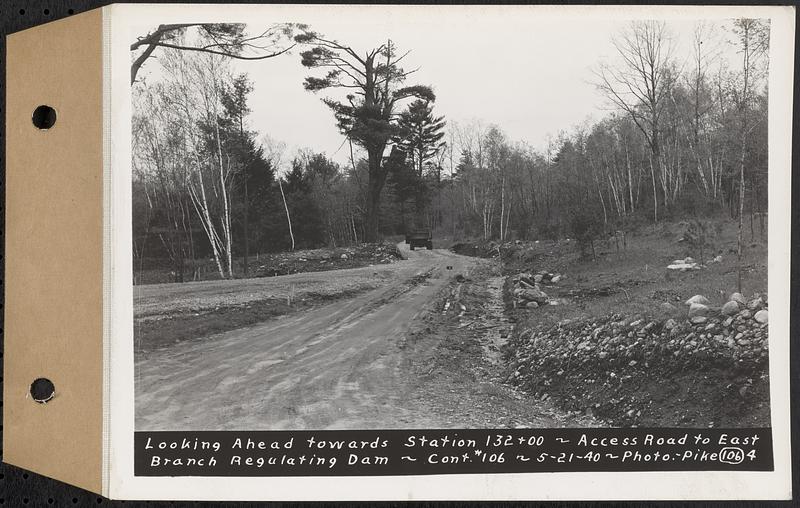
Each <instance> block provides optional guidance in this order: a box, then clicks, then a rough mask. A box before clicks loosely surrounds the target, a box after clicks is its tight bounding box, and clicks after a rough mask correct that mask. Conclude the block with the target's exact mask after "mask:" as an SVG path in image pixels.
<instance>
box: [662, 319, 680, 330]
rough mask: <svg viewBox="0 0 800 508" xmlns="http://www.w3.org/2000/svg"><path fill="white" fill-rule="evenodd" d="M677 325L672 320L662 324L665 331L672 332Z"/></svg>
mask: <svg viewBox="0 0 800 508" xmlns="http://www.w3.org/2000/svg"><path fill="white" fill-rule="evenodd" d="M677 324H678V323H676V322H675V320H674V319H667V321H666V322H665V323H664V328H666V329H667V330H672V329H673V328H675V326H676V325H677Z"/></svg>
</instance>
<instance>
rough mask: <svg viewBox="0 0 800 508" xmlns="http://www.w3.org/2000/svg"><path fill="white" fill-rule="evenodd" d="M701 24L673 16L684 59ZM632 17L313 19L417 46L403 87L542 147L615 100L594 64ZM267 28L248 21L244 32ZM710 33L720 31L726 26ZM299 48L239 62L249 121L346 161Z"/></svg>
mask: <svg viewBox="0 0 800 508" xmlns="http://www.w3.org/2000/svg"><path fill="white" fill-rule="evenodd" d="M280 21H283V20H280ZM286 21H297V22H304V21H306V20H299V19H287V20H286ZM696 21H697V20H695V19H682V20H672V21H670V22H668V28H669V29H670V31H671V33H672V34H673V43H674V45H675V50H676V51H675V54H676V56H678V58H679V59H683V60H685V59H686V58H687V55H688V51H689V48H690V45H691V41H692V34H693V31H694V27H695V24H696ZM629 22H630V21H629V20H627V19H624V15H620V13H619V12H616V13H615V14H614V15H606V16H597V15H593V16H585V15H584V16H575V15H569V16H565V15H561V16H552V15H543V16H537V15H536V12H535V11H533V10H511V9H507V10H506V9H496V8H495V9H486V10H484V11H481V10H480V9H479V8H478V10H475V9H473V10H471V11H469V12H461V11H459V10H450V11H448V12H447V13H445V14H443V13H440V12H439V11H433V12H431V13H430V15H425V16H420V15H414V16H411V15H409V16H399V15H395V16H381V15H380V11H376V10H374V9H372V10H369V11H368V12H365V13H364V14H363V15H361V16H329V17H328V18H326V17H321V18H320V19H317V20H314V21H310V22H309V24H310V26H311V28H312V29H313V30H315V31H317V32H320V33H322V34H325V35H326V36H327V37H328V38H333V39H336V40H338V41H339V42H343V43H347V44H348V45H350V46H351V47H353V48H354V49H355V50H356V51H358V52H359V53H364V52H366V51H367V50H368V49H371V48H373V47H376V46H378V45H380V44H381V43H383V42H385V41H386V40H387V39H391V40H392V41H393V42H394V43H395V45H396V46H397V47H398V50H399V51H400V52H404V51H406V50H411V53H410V54H409V55H408V56H407V57H406V59H405V60H404V62H403V64H404V65H403V66H404V68H405V69H406V70H409V69H414V68H418V70H417V71H416V72H415V73H413V74H412V75H411V76H409V78H408V80H407V82H406V84H423V85H430V86H432V87H433V89H434V91H435V93H436V96H437V100H436V103H435V108H434V110H435V112H436V114H437V115H444V116H445V118H446V119H447V120H448V121H449V122H451V123H452V122H458V123H461V124H463V123H469V122H473V121H476V120H479V121H481V122H482V123H483V124H485V125H488V124H494V125H497V126H498V127H500V129H502V130H503V131H504V132H505V133H506V135H507V137H508V138H509V139H511V140H513V141H520V142H525V143H527V144H528V145H530V146H532V147H534V148H535V149H538V150H544V149H545V148H546V146H547V143H548V137H553V138H555V137H556V136H557V135H558V133H559V131H562V130H570V129H571V128H573V127H574V126H576V125H578V124H581V123H583V122H586V121H587V120H592V121H594V120H598V119H600V118H602V117H603V116H605V115H607V114H609V112H610V110H611V106H610V104H609V103H608V101H607V100H606V99H605V98H604V97H603V96H602V95H601V94H600V93H599V92H598V91H597V89H596V87H595V86H594V85H593V83H592V82H593V79H594V77H593V74H592V69H593V68H596V67H597V65H598V64H599V63H600V62H601V61H603V60H608V61H613V59H614V58H615V50H614V47H613V45H612V36H613V35H614V34H617V33H619V32H620V30H621V29H622V28H624V27H625V26H626V25H627V24H628V23H629ZM267 25H268V23H257V22H252V23H250V24H248V30H249V31H251V32H255V31H257V30H262V29H263V28H264V27H266V26H267ZM713 36H714V37H716V38H719V37H724V30H722V31H721V30H716V31H714V33H713ZM300 51H301V50H300V49H295V50H293V51H292V52H291V54H284V55H281V56H279V57H276V58H270V59H266V60H260V61H234V62H233V65H234V68H235V72H247V73H248V74H249V75H250V78H251V80H252V82H253V86H254V90H253V92H252V94H251V98H250V107H251V109H252V113H251V115H250V117H249V126H250V128H251V129H253V130H256V131H258V132H259V133H262V134H268V135H269V136H270V137H271V138H273V139H275V140H278V141H281V142H283V143H285V144H286V155H285V156H284V160H287V161H288V160H290V159H291V157H292V155H293V154H294V153H295V152H296V151H297V150H298V149H304V148H310V149H312V150H314V151H317V152H324V153H326V154H327V155H328V156H329V157H331V158H333V159H334V160H336V161H337V162H340V163H342V164H344V163H347V162H348V161H349V149H348V147H347V145H345V144H343V141H344V138H343V136H342V135H341V134H340V133H339V132H338V130H337V128H336V125H335V122H334V118H333V114H332V112H331V111H330V110H329V109H328V108H327V106H325V105H324V104H323V103H322V101H321V99H322V98H323V97H325V96H327V95H329V93H327V92H324V91H323V92H319V93H316V94H315V93H311V92H307V91H306V90H305V89H304V88H303V85H302V84H303V80H304V78H305V77H306V76H309V75H314V76H321V75H322V74H323V72H322V71H321V70H314V69H307V68H304V67H303V66H302V65H301V64H300ZM146 67H147V68H145V69H143V72H144V73H151V74H152V73H156V74H157V72H158V70H157V65H153V64H151V63H149V62H148V64H146Z"/></svg>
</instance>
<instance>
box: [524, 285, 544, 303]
mask: <svg viewBox="0 0 800 508" xmlns="http://www.w3.org/2000/svg"><path fill="white" fill-rule="evenodd" d="M519 296H520V298H522V299H523V300H527V301H531V302H536V303H538V304H543V303H545V302H547V293H545V292H544V291H542V290H541V289H535V288H534V289H524V290H523V291H522V293H520V295H519Z"/></svg>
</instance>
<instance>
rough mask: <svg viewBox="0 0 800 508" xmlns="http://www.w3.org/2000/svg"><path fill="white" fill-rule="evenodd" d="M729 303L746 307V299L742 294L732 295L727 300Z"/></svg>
mask: <svg viewBox="0 0 800 508" xmlns="http://www.w3.org/2000/svg"><path fill="white" fill-rule="evenodd" d="M729 300H730V301H732V302H736V303H738V304H739V305H747V298H745V297H744V295H742V293H733V294H732V295H731V297H730V298H729Z"/></svg>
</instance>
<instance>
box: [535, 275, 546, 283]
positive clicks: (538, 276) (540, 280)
mask: <svg viewBox="0 0 800 508" xmlns="http://www.w3.org/2000/svg"><path fill="white" fill-rule="evenodd" d="M543 278H544V276H543V275H542V274H541V273H537V274H536V275H534V276H533V281H534V282H535V283H537V284H538V283H540V282H542V279H543Z"/></svg>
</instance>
